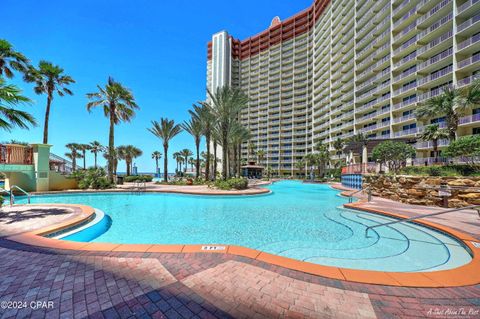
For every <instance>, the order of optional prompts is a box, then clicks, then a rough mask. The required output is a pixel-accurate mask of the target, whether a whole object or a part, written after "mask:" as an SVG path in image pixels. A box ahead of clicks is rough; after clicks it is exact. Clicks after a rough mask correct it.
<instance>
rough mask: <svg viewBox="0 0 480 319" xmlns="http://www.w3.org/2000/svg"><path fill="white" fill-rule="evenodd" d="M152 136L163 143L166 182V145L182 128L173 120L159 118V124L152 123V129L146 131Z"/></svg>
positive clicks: (165, 179)
mask: <svg viewBox="0 0 480 319" xmlns="http://www.w3.org/2000/svg"><path fill="white" fill-rule="evenodd" d="M148 130H149V131H150V132H151V133H152V134H153V135H155V136H156V137H158V138H160V139H162V141H163V154H164V157H163V166H164V167H163V172H164V173H163V174H164V177H163V180H164V181H165V182H167V181H168V179H167V176H168V167H167V166H168V143H169V142H170V140H171V139H172V138H174V137H175V136H176V135H178V134H180V132H181V131H182V127H181V126H180V125H178V124H175V121H174V120H169V119H168V118H163V117H162V118H161V119H160V123H159V122H157V121H152V127H151V128H149V129H148Z"/></svg>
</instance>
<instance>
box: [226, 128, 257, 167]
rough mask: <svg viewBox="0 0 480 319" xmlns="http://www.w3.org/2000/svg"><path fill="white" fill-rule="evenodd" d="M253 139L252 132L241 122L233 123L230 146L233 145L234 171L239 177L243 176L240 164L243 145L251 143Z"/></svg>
mask: <svg viewBox="0 0 480 319" xmlns="http://www.w3.org/2000/svg"><path fill="white" fill-rule="evenodd" d="M251 138H252V135H251V134H250V131H249V130H248V129H247V128H246V127H244V126H243V125H242V124H240V122H238V121H234V122H233V123H232V127H231V131H230V144H231V145H232V153H233V164H234V165H233V171H234V172H235V174H237V176H240V175H241V166H242V165H241V163H240V156H241V149H242V144H243V143H245V142H247V141H249V140H250V139H251Z"/></svg>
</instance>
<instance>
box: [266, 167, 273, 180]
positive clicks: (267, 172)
mask: <svg viewBox="0 0 480 319" xmlns="http://www.w3.org/2000/svg"><path fill="white" fill-rule="evenodd" d="M265 175H267V179H270V177H271V176H272V167H271V166H270V165H268V166H267V167H265Z"/></svg>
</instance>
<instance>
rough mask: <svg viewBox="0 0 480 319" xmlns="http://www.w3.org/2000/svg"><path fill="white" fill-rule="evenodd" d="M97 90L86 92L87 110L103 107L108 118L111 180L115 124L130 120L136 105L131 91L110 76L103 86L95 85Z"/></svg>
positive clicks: (111, 175)
mask: <svg viewBox="0 0 480 319" xmlns="http://www.w3.org/2000/svg"><path fill="white" fill-rule="evenodd" d="M97 88H98V92H95V93H88V94H87V98H88V99H89V100H90V102H88V104H87V110H88V111H89V112H91V110H92V109H93V108H94V107H97V106H101V107H103V113H104V114H105V116H106V117H108V118H109V120H110V129H109V135H108V153H107V155H108V154H111V157H112V159H111V160H108V161H109V165H108V177H109V179H110V181H111V182H113V167H114V165H113V161H114V159H113V156H114V153H115V125H118V124H120V122H130V121H131V120H132V119H133V117H134V116H135V110H136V109H138V105H137V103H136V102H135V98H134V97H133V94H132V92H131V91H130V90H129V89H128V88H126V87H124V86H123V85H122V84H121V83H120V82H116V81H115V80H114V79H113V78H112V77H109V78H108V82H107V84H106V85H105V88H102V87H100V86H99V85H97Z"/></svg>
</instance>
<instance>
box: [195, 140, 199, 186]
mask: <svg viewBox="0 0 480 319" xmlns="http://www.w3.org/2000/svg"><path fill="white" fill-rule="evenodd" d="M195 144H196V145H195V148H196V149H197V161H196V163H195V171H196V174H195V177H196V178H197V179H198V178H199V177H200V141H196V143H195Z"/></svg>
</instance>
